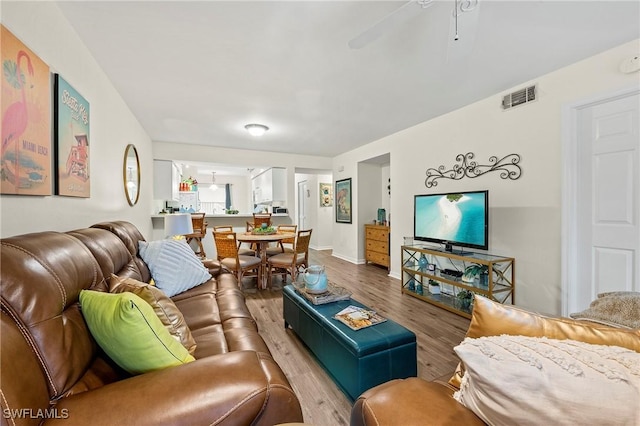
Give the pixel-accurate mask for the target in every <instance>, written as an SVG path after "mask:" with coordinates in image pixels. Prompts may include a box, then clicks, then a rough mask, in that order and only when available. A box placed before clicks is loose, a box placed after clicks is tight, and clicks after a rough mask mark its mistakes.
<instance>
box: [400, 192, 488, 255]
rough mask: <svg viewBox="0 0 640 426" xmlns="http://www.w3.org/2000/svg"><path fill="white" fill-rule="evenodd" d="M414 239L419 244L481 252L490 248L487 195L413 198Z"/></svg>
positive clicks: (429, 195)
mask: <svg viewBox="0 0 640 426" xmlns="http://www.w3.org/2000/svg"><path fill="white" fill-rule="evenodd" d="M413 205H414V212H413V236H414V239H416V240H419V241H429V242H433V243H440V244H444V245H445V250H446V251H453V246H460V247H470V248H476V249H481V250H487V249H488V248H489V191H468V192H451V193H444V194H424V195H416V196H415V197H414V203H413Z"/></svg>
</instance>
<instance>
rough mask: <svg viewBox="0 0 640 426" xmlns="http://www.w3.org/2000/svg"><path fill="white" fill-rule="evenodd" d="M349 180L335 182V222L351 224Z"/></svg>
mask: <svg viewBox="0 0 640 426" xmlns="http://www.w3.org/2000/svg"><path fill="white" fill-rule="evenodd" d="M351 215H352V211H351V178H348V179H342V180H338V181H336V222H339V223H351Z"/></svg>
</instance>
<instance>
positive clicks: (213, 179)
mask: <svg viewBox="0 0 640 426" xmlns="http://www.w3.org/2000/svg"><path fill="white" fill-rule="evenodd" d="M211 175H212V176H211V186H210V187H209V189H212V190H214V191H215V190H216V189H218V185H216V172H211Z"/></svg>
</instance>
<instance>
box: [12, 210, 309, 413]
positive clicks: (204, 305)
mask: <svg viewBox="0 0 640 426" xmlns="http://www.w3.org/2000/svg"><path fill="white" fill-rule="evenodd" d="M141 239H143V236H142V234H141V233H140V232H139V230H138V229H137V228H136V227H135V226H133V225H132V224H130V223H127V222H109V223H100V224H97V225H94V226H93V227H91V228H86V229H79V230H75V231H71V232H68V233H60V232H42V233H35V234H28V235H21V236H16V237H11V238H5V239H3V240H2V246H1V250H0V254H1V259H0V261H1V263H0V267H1V275H0V292H1V296H2V318H1V322H0V326H1V329H0V336H1V348H0V350H1V372H0V373H1V397H2V398H1V399H0V407H1V408H2V416H0V418H1V423H2V424H3V425H5V424H7V425H9V424H25V425H26V424H41V423H44V424H52V423H55V424H57V423H58V422H64V424H65V425H73V424H78V425H88V424H91V425H101V424H103V425H133V424H135V425H143V424H149V425H159V424H167V425H168V424H171V425H199V424H203V425H205V424H206V425H211V424H216V425H249V424H252V425H275V424H279V423H287V422H301V421H302V412H301V408H300V404H299V402H298V399H297V397H296V395H295V393H294V392H293V390H292V388H291V386H290V384H289V382H288V381H287V378H286V377H285V375H284V373H283V372H282V370H281V369H280V367H279V366H278V365H277V364H276V362H275V361H274V360H273V358H272V356H271V354H270V352H269V349H268V348H267V346H266V344H265V342H264V340H263V339H262V338H261V337H260V335H259V334H258V330H257V326H256V323H255V321H254V319H253V317H252V316H251V313H250V312H249V310H248V309H247V306H246V304H245V302H244V296H243V294H242V292H241V291H240V290H239V289H238V286H237V282H236V280H235V278H234V276H233V275H231V274H228V273H220V274H217V275H216V276H215V277H214V279H211V280H210V281H207V282H205V283H204V284H202V285H199V286H197V287H195V288H193V289H191V290H188V291H186V292H184V293H182V294H179V295H176V296H174V297H173V301H174V302H175V304H176V306H177V307H178V308H179V309H180V311H181V312H182V314H183V315H184V317H185V320H186V322H187V324H188V325H189V328H190V330H191V333H192V334H193V337H194V338H195V340H196V343H197V348H196V351H195V358H196V361H194V362H191V363H188V364H184V365H180V366H177V367H172V368H168V369H164V370H160V371H154V372H151V373H145V374H141V375H137V376H131V375H129V374H127V373H126V372H124V371H123V370H121V369H120V368H119V367H118V366H117V365H115V363H114V362H112V361H111V360H110V359H109V358H108V357H107V356H106V355H105V354H104V353H103V352H102V351H101V350H100V348H99V347H98V345H97V344H96V342H95V341H94V339H93V338H92V336H91V334H90V333H89V330H88V328H87V325H86V323H85V321H84V319H83V317H82V314H81V312H80V307H79V303H78V297H79V293H80V291H81V290H83V289H91V290H99V291H107V289H108V279H109V277H110V276H111V274H112V273H114V274H116V275H118V276H120V277H131V278H134V279H136V280H139V281H144V282H148V281H149V280H150V273H149V269H148V268H147V266H146V265H145V263H144V262H143V261H142V259H140V258H139V257H138V256H137V252H138V241H139V240H141ZM214 272H218V271H214Z"/></svg>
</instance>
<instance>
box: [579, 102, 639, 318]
mask: <svg viewBox="0 0 640 426" xmlns="http://www.w3.org/2000/svg"><path fill="white" fill-rule="evenodd" d="M639 105H640V95H638V94H637V93H635V94H632V95H629V96H626V97H622V98H617V99H614V100H609V101H606V102H602V103H597V104H593V105H590V106H588V107H586V108H583V109H579V110H578V112H577V127H576V131H577V134H576V142H577V145H576V159H577V164H576V166H577V167H576V178H577V179H576V185H575V188H576V196H577V199H576V210H575V212H576V218H575V219H576V226H575V230H576V235H575V236H576V239H575V242H576V250H575V254H576V257H575V262H574V265H573V267H574V268H575V274H574V277H575V279H576V285H575V286H574V291H573V292H571V291H570V293H569V295H568V296H569V303H568V309H569V313H572V312H579V311H581V310H584V309H585V308H587V307H588V306H589V304H590V302H591V301H592V300H594V299H595V298H596V297H597V295H598V293H603V292H607V291H617V290H626V291H640V278H639V276H638V275H639V274H640V225H639V224H638V222H639V215H640V201H639V198H640V172H639V171H638V168H639V164H640V146H639V145H640V133H639V132H638V123H639V121H640V111H639ZM570 289H571V287H570Z"/></svg>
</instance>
